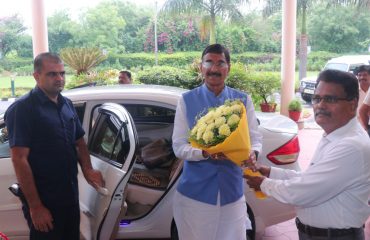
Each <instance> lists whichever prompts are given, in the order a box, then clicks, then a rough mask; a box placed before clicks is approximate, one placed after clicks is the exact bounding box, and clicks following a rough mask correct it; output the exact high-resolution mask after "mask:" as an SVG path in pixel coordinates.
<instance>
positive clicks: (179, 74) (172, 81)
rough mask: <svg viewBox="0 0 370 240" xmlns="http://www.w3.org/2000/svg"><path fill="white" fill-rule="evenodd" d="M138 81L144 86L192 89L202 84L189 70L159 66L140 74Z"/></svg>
mask: <svg viewBox="0 0 370 240" xmlns="http://www.w3.org/2000/svg"><path fill="white" fill-rule="evenodd" d="M137 75H138V77H137V78H138V80H139V81H140V82H141V83H144V84H156V85H167V86H175V87H181V88H185V89H192V88H194V87H196V86H198V85H199V84H200V83H201V82H200V81H199V80H197V77H196V76H194V73H192V72H191V71H189V70H183V69H179V68H175V67H169V66H157V67H152V68H147V69H145V70H142V71H140V72H138V74H137Z"/></svg>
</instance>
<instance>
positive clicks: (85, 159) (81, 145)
mask: <svg viewBox="0 0 370 240" xmlns="http://www.w3.org/2000/svg"><path fill="white" fill-rule="evenodd" d="M76 147H77V152H78V162H79V163H80V166H81V169H82V172H83V174H84V175H86V171H88V170H91V169H92V165H91V159H90V153H89V150H88V148H87V145H86V143H85V140H84V139H83V138H80V139H78V140H77V141H76Z"/></svg>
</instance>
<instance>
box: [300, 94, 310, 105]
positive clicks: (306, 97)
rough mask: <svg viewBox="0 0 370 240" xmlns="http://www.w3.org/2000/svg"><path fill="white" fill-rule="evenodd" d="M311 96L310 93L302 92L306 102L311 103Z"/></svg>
mask: <svg viewBox="0 0 370 240" xmlns="http://www.w3.org/2000/svg"><path fill="white" fill-rule="evenodd" d="M311 97H312V96H311V95H308V94H303V93H302V99H303V100H305V101H306V102H307V103H311Z"/></svg>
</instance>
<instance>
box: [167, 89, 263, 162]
mask: <svg viewBox="0 0 370 240" xmlns="http://www.w3.org/2000/svg"><path fill="white" fill-rule="evenodd" d="M202 88H205V91H208V92H209V94H214V93H213V92H211V91H210V90H209V89H207V87H206V86H205V85H202ZM218 98H225V96H224V91H222V92H221V93H220V95H219V96H218ZM224 100H225V99H224ZM220 103H221V102H220ZM221 104H222V103H221ZM246 110H247V119H248V127H249V134H250V138H251V145H252V150H255V151H257V152H261V150H262V134H261V133H260V132H259V131H258V121H257V117H256V113H255V111H254V106H253V103H252V100H251V98H250V97H249V96H248V99H247V103H246ZM175 121H176V123H178V124H175V126H174V129H173V136H172V140H173V148H174V152H175V154H176V156H178V157H179V158H181V159H187V160H188V161H200V160H204V157H203V155H202V150H200V149H198V148H193V147H192V146H191V145H190V144H189V141H188V138H189V130H190V128H189V124H188V122H187V118H186V106H185V102H184V99H183V97H181V98H180V100H179V102H178V104H177V109H176V119H175Z"/></svg>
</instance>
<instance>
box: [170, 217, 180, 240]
mask: <svg viewBox="0 0 370 240" xmlns="http://www.w3.org/2000/svg"><path fill="white" fill-rule="evenodd" d="M171 240H179V234H178V232H177V227H176V223H175V219H172V223H171Z"/></svg>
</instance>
